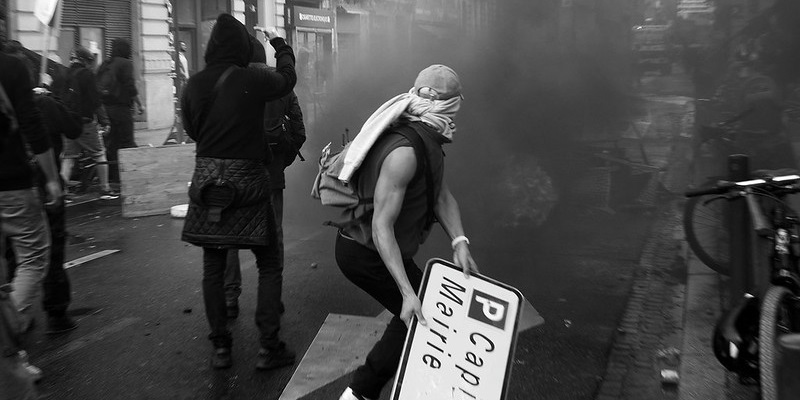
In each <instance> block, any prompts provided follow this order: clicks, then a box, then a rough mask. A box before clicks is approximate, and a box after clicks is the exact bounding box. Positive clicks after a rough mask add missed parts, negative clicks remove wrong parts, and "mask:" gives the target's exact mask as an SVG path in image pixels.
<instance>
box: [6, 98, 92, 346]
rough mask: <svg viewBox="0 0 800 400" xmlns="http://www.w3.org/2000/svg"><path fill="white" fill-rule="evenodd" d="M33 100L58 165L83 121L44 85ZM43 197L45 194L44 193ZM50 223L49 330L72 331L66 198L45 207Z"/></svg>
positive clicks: (9, 255)
mask: <svg viewBox="0 0 800 400" xmlns="http://www.w3.org/2000/svg"><path fill="white" fill-rule="evenodd" d="M34 91H35V93H36V94H35V95H34V103H35V104H36V107H37V108H38V109H39V111H40V112H41V113H42V121H43V122H44V127H45V130H46V131H47V132H48V134H49V136H50V142H51V143H52V144H53V154H55V155H56V166H58V165H59V161H61V160H60V154H61V150H62V149H63V145H62V142H63V141H65V140H74V139H77V138H78V137H80V136H81V134H82V133H83V122H82V120H81V117H80V115H78V114H77V113H74V112H72V111H70V110H69V109H68V108H67V107H66V106H65V105H64V104H63V103H61V102H60V101H58V100H57V99H56V98H55V97H54V96H53V95H52V93H50V92H49V91H47V90H45V89H43V88H36V89H34ZM36 172H37V174H36V175H37V176H36V183H37V185H38V187H39V191H40V194H41V195H42V196H44V194H45V187H44V183H45V179H43V177H42V171H41V170H37V171H36ZM43 198H44V197H43ZM45 214H46V215H47V223H48V227H49V231H50V243H51V246H50V263H49V264H48V266H47V272H46V273H45V277H44V284H43V288H44V297H43V298H42V308H43V309H44V311H45V312H46V313H47V328H46V331H45V332H46V333H47V334H51V335H53V334H59V333H64V332H68V331H71V330H73V329H75V328H76V327H77V326H78V325H77V324H76V323H75V321H73V320H72V318H70V316H69V315H67V308H69V303H70V300H71V297H72V296H71V290H70V282H69V277H68V276H67V271H66V270H64V251H65V246H66V241H67V232H66V226H65V225H66V218H65V208H64V202H63V201H62V202H58V203H56V204H54V205H52V206H49V207H45ZM9 244H10V243H8V242H7V243H6V246H7V247H6V253H5V257H6V262H7V265H8V277H9V279H10V278H12V277H13V276H14V273H15V270H16V267H17V262H16V256H15V254H14V251H13V247H11V246H10V245H9Z"/></svg>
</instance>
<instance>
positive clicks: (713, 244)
mask: <svg viewBox="0 0 800 400" xmlns="http://www.w3.org/2000/svg"><path fill="white" fill-rule="evenodd" d="M744 115H746V114H739V115H737V116H735V117H734V118H732V119H729V120H727V121H724V122H722V123H719V124H717V125H716V126H701V127H700V128H699V130H698V135H697V137H698V142H699V145H698V146H696V148H697V149H698V150H696V151H701V152H702V151H706V152H707V153H709V154H710V156H709V157H708V158H710V162H709V163H708V164H709V166H705V167H703V168H699V169H702V170H709V169H711V168H712V167H717V168H718V169H716V170H712V171H711V175H712V177H710V178H707V179H708V180H707V181H706V182H705V183H703V184H702V185H700V188H709V187H713V186H715V185H716V183H717V182H718V181H719V180H720V179H722V178H721V176H722V174H723V173H724V171H722V170H721V169H719V167H724V166H725V160H726V159H727V158H728V156H730V155H731V154H737V153H739V154H750V159H751V160H752V164H753V166H754V167H755V168H757V169H765V168H772V167H774V166H775V165H776V164H780V163H784V161H785V160H784V158H785V157H782V156H781V155H780V154H778V153H777V152H776V149H778V150H779V149H780V148H782V147H785V146H784V144H782V142H780V140H783V139H782V138H777V139H776V137H775V135H772V134H769V133H766V132H763V131H752V130H741V129H738V128H737V127H736V126H735V125H734V123H735V122H736V120H738V119H739V118H741V117H743V116H744ZM695 159H696V160H697V159H702V156H700V157H695ZM694 168H696V169H698V167H697V166H696V165H695V166H694ZM701 190H702V189H701ZM726 220H727V217H726V214H725V208H724V207H723V206H721V205H720V204H719V203H711V202H707V201H704V200H703V198H702V197H690V198H689V200H688V201H687V202H686V204H685V205H684V209H683V230H684V232H685V233H686V241H687V243H688V244H689V248H691V249H692V252H694V254H695V255H696V256H697V258H698V259H699V260H700V261H702V262H703V264H705V265H707V266H708V267H710V268H711V269H713V270H714V271H716V272H718V273H720V274H722V275H729V270H730V256H729V247H728V242H729V241H728V237H727V235H728V229H727V226H726V225H727V221H726Z"/></svg>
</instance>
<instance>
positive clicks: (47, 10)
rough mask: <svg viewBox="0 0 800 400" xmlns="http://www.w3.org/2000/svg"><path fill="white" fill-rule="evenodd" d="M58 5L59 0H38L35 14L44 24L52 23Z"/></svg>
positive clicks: (34, 10)
mask: <svg viewBox="0 0 800 400" xmlns="http://www.w3.org/2000/svg"><path fill="white" fill-rule="evenodd" d="M56 6H58V0H36V5H35V7H34V9H33V15H35V16H36V18H37V19H38V20H39V21H41V22H42V24H44V25H50V21H52V20H53V15H55V13H56Z"/></svg>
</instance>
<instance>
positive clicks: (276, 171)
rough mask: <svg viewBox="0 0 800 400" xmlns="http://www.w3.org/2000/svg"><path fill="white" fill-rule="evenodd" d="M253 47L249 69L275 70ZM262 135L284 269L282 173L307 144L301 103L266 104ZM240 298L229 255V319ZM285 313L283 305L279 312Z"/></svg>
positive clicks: (237, 273)
mask: <svg viewBox="0 0 800 400" xmlns="http://www.w3.org/2000/svg"><path fill="white" fill-rule="evenodd" d="M250 38H251V40H250V41H251V42H252V43H253V58H252V60H250V67H251V68H267V69H270V70H272V71H274V70H275V68H274V67H271V66H268V65H267V53H266V52H265V51H264V46H262V45H261V43H259V42H258V39H256V38H254V37H252V36H251V37H250ZM264 133H265V134H266V135H267V144H268V145H269V150H270V152H271V153H272V162H271V163H269V165H268V166H267V169H268V170H269V181H270V188H269V189H270V193H271V194H270V196H271V200H272V208H273V210H274V211H275V238H276V245H277V246H278V251H279V254H280V256H279V260H278V262H280V265H281V268H283V260H284V257H283V250H284V249H283V189H285V188H286V175H285V174H284V170H285V169H286V167H288V166H289V165H291V164H292V163H293V162H294V160H295V159H296V158H297V156H298V155H299V154H300V148H301V147H302V146H303V143H305V141H306V128H305V124H304V123H303V111H302V110H301V109H300V101H299V100H298V99H297V95H296V94H295V93H294V91H292V92H290V93H289V94H287V95H286V96H283V97H281V98H280V99H278V100H273V101H270V102H268V103H267V106H266V109H265V110H264ZM241 294H242V270H241V268H240V263H239V251H238V250H231V251H229V252H228V260H227V266H226V268H225V300H226V303H227V307H228V318H237V317H238V316H239V295H241ZM283 311H284V307H283V303H281V305H280V312H281V313H282V312H283Z"/></svg>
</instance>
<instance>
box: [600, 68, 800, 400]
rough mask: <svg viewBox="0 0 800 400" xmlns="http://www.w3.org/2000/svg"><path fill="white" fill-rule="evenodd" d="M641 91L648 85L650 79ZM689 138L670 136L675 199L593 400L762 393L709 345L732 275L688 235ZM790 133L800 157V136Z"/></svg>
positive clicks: (665, 209)
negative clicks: (698, 250)
mask: <svg viewBox="0 0 800 400" xmlns="http://www.w3.org/2000/svg"><path fill="white" fill-rule="evenodd" d="M676 79H679V78H676ZM650 84H651V85H650V87H649V89H650V90H654V91H656V92H659V93H661V94H663V93H664V90H665V89H666V88H669V87H674V85H670V84H669V83H666V84H665V82H664V80H662V79H659V80H651V82H650ZM678 86H679V85H678ZM643 90H644V91H647V90H648V88H647V83H645V88H644V89H643ZM678 94H680V93H678ZM687 106H689V107H690V108H691V104H687ZM690 122H692V121H691V119H689V120H687V121H685V123H684V125H683V127H684V128H686V127H688V126H689V125H688V123H690ZM690 138H691V131H690V130H686V131H685V132H684V133H682V134H679V135H674V136H672V139H671V161H670V163H669V165H666V166H665V167H666V168H665V171H664V172H663V174H662V177H661V181H662V189H666V190H665V191H664V192H669V193H671V199H670V200H668V201H665V202H660V203H658V205H657V207H656V209H655V210H654V211H653V214H654V216H656V221H655V223H654V225H653V227H652V231H651V233H650V235H649V236H648V238H647V242H646V244H645V246H644V250H643V252H642V256H641V259H640V261H639V266H638V269H637V271H636V274H635V279H634V282H633V286H632V290H631V293H630V297H629V300H628V303H627V305H626V308H625V311H624V313H623V315H622V318H621V320H620V324H619V327H618V329H617V332H616V335H615V338H614V341H613V344H612V346H611V351H610V354H609V362H608V366H607V368H606V373H605V375H604V377H603V380H602V382H601V383H600V385H599V389H598V392H597V396H596V397H595V399H596V400H612V399H630V400H634V399H678V400H745V399H758V398H759V391H758V387H757V386H754V385H744V384H742V383H741V382H740V381H739V379H738V377H737V376H736V375H735V374H733V373H731V372H728V371H727V370H726V369H725V368H724V367H723V366H722V365H721V364H720V363H719V362H718V361H717V359H716V357H715V356H714V353H713V350H712V347H711V342H712V334H713V330H714V326H715V324H716V322H717V320H718V319H719V317H720V316H721V313H722V311H723V310H724V307H725V305H726V302H727V300H726V298H727V286H726V285H727V278H726V277H724V276H721V275H719V274H717V273H716V272H715V271H713V270H711V269H710V268H709V267H707V266H706V265H704V264H703V263H702V262H701V261H700V260H698V259H697V258H696V257H695V256H694V254H693V253H692V251H691V249H690V248H689V246H688V244H687V243H686V241H685V236H684V232H683V228H682V213H683V205H684V203H685V199H683V198H682V196H681V192H682V191H683V190H685V189H686V188H688V187H689V186H690V185H692V182H691V180H692V178H691V177H690V176H688V174H686V173H687V171H686V168H685V166H686V163H687V162H688V161H689V160H690V159H691V157H692V154H691V148H690V146H689V142H690V140H691V139H690ZM791 139H792V150H793V154H794V158H795V160H797V154H800V153H798V150H800V145H799V144H800V138H796V137H792V138H791ZM645 146H646V145H645ZM676 181H677V183H676ZM682 188H683V189H682ZM663 195H664V193H662V196H663ZM667 196H670V195H669V194H668V195H667Z"/></svg>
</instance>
